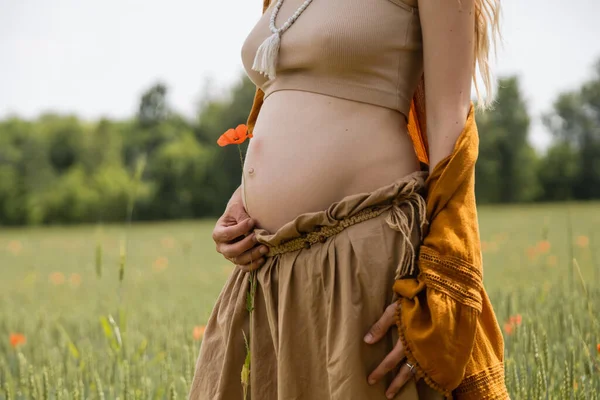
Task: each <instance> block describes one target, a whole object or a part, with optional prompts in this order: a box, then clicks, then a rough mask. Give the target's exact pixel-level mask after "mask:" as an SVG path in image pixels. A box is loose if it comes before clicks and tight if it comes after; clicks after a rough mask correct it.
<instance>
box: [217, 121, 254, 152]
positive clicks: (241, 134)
mask: <svg viewBox="0 0 600 400" xmlns="http://www.w3.org/2000/svg"><path fill="white" fill-rule="evenodd" d="M250 138H252V134H251V133H249V132H248V127H247V126H246V125H244V124H240V125H238V126H237V127H236V128H235V129H233V128H232V129H228V130H227V132H225V133H224V134H222V135H221V137H220V138H219V140H217V144H218V145H219V146H221V147H223V146H227V145H228V144H242V143H244V141H245V140H246V139H250Z"/></svg>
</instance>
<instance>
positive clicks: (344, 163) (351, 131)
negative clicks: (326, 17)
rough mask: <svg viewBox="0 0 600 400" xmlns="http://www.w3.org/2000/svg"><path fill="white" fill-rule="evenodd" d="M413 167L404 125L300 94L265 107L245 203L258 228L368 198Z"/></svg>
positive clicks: (348, 104)
mask: <svg viewBox="0 0 600 400" xmlns="http://www.w3.org/2000/svg"><path fill="white" fill-rule="evenodd" d="M417 167H418V163H417V159H416V157H415V153H414V150H413V147H412V143H411V141H410V138H409V137H408V133H407V131H406V119H405V117H404V116H403V115H402V114H401V113H399V112H397V111H394V110H390V109H387V108H383V107H378V106H373V105H369V104H365V103H359V102H354V101H349V100H344V99H339V98H335V97H331V96H324V95H320V94H315V93H309V92H302V91H279V92H275V93H273V94H271V95H270V96H269V97H267V99H266V100H265V102H264V104H263V106H262V108H261V111H260V114H259V117H258V120H257V121H256V125H255V128H254V138H253V139H252V140H250V145H249V146H248V152H247V154H246V160H245V165H244V179H243V185H244V186H243V198H244V203H245V206H246V209H247V210H248V213H249V214H250V216H252V217H253V218H254V219H255V220H256V221H257V224H258V226H259V227H262V228H264V229H266V230H268V231H270V232H275V231H277V230H278V229H279V228H280V227H281V226H283V225H284V224H285V223H286V222H289V221H291V220H293V219H294V218H295V217H297V216H298V215H300V214H302V213H306V212H313V211H319V210H324V209H326V208H327V207H328V206H329V205H331V204H332V203H334V202H336V201H339V200H341V199H342V198H343V197H344V196H348V195H351V194H355V193H362V192H367V191H372V190H374V189H377V188H378V187H381V186H384V185H386V184H389V183H391V182H393V181H394V180H396V179H398V178H401V177H403V176H405V175H407V174H409V173H411V172H413V171H415V170H416V169H417Z"/></svg>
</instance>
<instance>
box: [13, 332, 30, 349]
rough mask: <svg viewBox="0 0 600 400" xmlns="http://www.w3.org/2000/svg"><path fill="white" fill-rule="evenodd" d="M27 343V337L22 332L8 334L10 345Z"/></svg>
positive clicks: (14, 346) (15, 345)
mask: <svg viewBox="0 0 600 400" xmlns="http://www.w3.org/2000/svg"><path fill="white" fill-rule="evenodd" d="M25 343H27V338H26V337H25V335H23V334H22V333H11V334H10V345H11V346H12V347H13V348H16V347H17V346H20V345H22V344H25Z"/></svg>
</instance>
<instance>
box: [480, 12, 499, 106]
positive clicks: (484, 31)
mask: <svg viewBox="0 0 600 400" xmlns="http://www.w3.org/2000/svg"><path fill="white" fill-rule="evenodd" d="M474 5H475V59H474V62H475V65H474V66H473V82H474V84H475V92H476V93H477V105H478V107H479V108H484V109H485V108H488V107H489V106H490V105H491V104H492V101H493V99H494V93H493V92H494V89H493V88H494V82H493V75H492V71H491V68H490V60H489V58H490V47H491V45H493V48H494V55H496V45H497V42H498V41H501V40H502V37H501V34H500V0H475V3H474ZM477 70H479V73H480V75H481V78H482V79H483V86H484V87H485V97H483V96H482V95H481V91H480V90H479V85H478V84H477Z"/></svg>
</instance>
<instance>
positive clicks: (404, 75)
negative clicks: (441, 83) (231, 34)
mask: <svg viewBox="0 0 600 400" xmlns="http://www.w3.org/2000/svg"><path fill="white" fill-rule="evenodd" d="M303 1H304V0H285V1H284V2H283V5H282V7H281V9H280V11H279V14H278V16H277V20H276V21H275V25H276V26H277V27H280V26H281V25H283V24H284V23H285V21H286V20H287V19H288V18H289V17H290V16H291V15H292V14H293V13H294V12H295V11H296V10H297V9H298V7H300V5H301V4H302V3H303ZM275 3H276V1H273V2H272V3H271V5H270V6H269V8H268V9H267V10H266V12H265V13H264V14H263V15H262V17H261V18H260V20H259V21H258V23H257V24H256V26H255V27H254V29H253V30H252V31H251V32H250V34H249V35H248V37H247V38H246V41H245V42H244V45H243V46H242V62H243V64H244V68H245V70H246V73H247V74H248V76H249V78H250V79H251V80H252V81H253V82H254V84H255V85H256V86H258V87H259V88H260V89H262V90H263V91H264V93H265V99H266V98H267V97H268V96H269V95H270V94H271V93H273V92H276V91H278V90H303V91H308V92H315V93H320V94H326V95H330V96H335V97H340V98H344V99H349V100H354V101H360V102H364V103H369V104H374V105H378V106H382V107H387V108H391V109H395V110H398V111H400V112H401V113H403V114H404V115H406V116H407V115H408V112H409V109H410V101H411V99H412V96H413V93H414V91H415V89H416V87H417V84H418V82H419V79H420V78H421V75H422V72H423V52H422V38H421V25H420V23H419V13H418V9H417V7H416V6H417V0H313V2H312V3H311V4H310V6H308V8H306V10H305V11H304V12H303V13H302V15H301V16H300V17H299V18H298V20H296V22H295V23H294V24H293V25H292V26H291V27H290V29H289V30H288V31H286V32H285V33H284V34H283V35H282V37H281V47H280V52H279V61H278V63H277V76H276V77H275V78H274V79H272V80H269V79H268V78H267V77H265V76H263V75H262V74H260V73H259V72H257V71H254V70H252V64H253V62H254V56H255V54H256V50H257V49H258V47H259V46H260V44H261V43H262V42H263V41H264V40H265V39H266V38H267V37H268V36H269V35H270V34H271V32H270V30H269V19H270V18H271V11H272V9H273V7H274V5H275Z"/></svg>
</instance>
